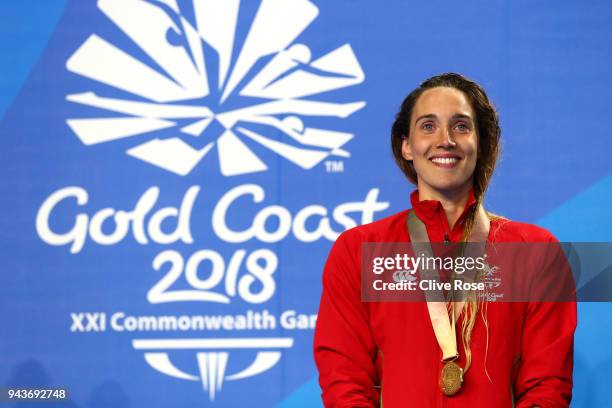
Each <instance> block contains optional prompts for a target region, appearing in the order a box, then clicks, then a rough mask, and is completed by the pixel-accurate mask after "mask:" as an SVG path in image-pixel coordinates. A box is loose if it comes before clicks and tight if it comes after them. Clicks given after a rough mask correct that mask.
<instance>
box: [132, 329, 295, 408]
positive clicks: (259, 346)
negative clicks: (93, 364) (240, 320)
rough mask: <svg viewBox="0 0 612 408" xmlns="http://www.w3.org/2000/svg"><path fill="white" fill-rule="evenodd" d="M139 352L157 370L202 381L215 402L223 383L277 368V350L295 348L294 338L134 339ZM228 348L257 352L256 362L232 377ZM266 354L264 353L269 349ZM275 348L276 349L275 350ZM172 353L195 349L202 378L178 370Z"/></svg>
mask: <svg viewBox="0 0 612 408" xmlns="http://www.w3.org/2000/svg"><path fill="white" fill-rule="evenodd" d="M132 345H133V346H134V348H135V349H136V350H145V354H144V356H145V360H146V361H147V363H149V365H150V366H151V367H153V368H155V369H156V370H157V371H159V372H161V373H164V374H166V375H169V376H171V377H175V378H180V379H183V380H191V381H200V382H201V383H202V387H203V388H204V390H206V391H208V397H209V398H210V400H211V401H214V399H215V394H216V393H217V392H218V391H221V388H222V386H223V381H224V380H227V381H233V380H241V379H243V378H248V377H252V376H254V375H257V374H260V373H263V372H264V371H267V370H269V369H270V368H272V367H274V366H275V365H276V363H277V362H278V361H279V360H280V358H281V352H280V351H279V350H278V349H283V348H289V347H292V346H293V339H292V338H283V337H273V338H258V339H257V338H251V339H177V340H134V341H133V342H132ZM229 349H233V350H235V349H255V350H257V354H256V357H255V360H254V361H253V362H252V363H251V364H250V365H249V366H248V367H247V368H245V369H243V370H241V371H239V372H237V373H235V374H231V375H226V374H225V368H226V366H227V362H228V358H229V353H228V352H227V351H226V350H229ZM266 349H268V350H267V351H263V350H266ZM275 349H276V350H275ZM170 350H194V351H197V353H196V358H197V361H198V367H199V370H200V375H199V377H198V376H196V375H192V374H189V373H186V372H184V371H182V370H180V369H178V368H177V367H176V366H174V364H172V361H170V356H169V354H168V353H169V351H170Z"/></svg>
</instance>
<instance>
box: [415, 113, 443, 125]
mask: <svg viewBox="0 0 612 408" xmlns="http://www.w3.org/2000/svg"><path fill="white" fill-rule="evenodd" d="M421 119H438V117H437V116H436V114H434V113H428V114H427V115H421V116H419V117H418V118H416V120H415V121H414V123H417V122H418V121H419V120H421Z"/></svg>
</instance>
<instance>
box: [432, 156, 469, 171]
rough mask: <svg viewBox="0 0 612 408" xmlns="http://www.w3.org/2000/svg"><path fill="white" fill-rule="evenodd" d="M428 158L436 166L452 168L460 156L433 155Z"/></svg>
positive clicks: (457, 162)
mask: <svg viewBox="0 0 612 408" xmlns="http://www.w3.org/2000/svg"><path fill="white" fill-rule="evenodd" d="M429 160H430V161H431V162H432V163H433V164H434V165H435V166H437V167H443V168H446V169H452V168H453V167H456V166H457V164H459V161H460V160H461V158H460V157H458V156H434V157H432V158H430V159H429Z"/></svg>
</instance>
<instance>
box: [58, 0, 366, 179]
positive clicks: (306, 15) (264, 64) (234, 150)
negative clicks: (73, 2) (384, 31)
mask: <svg viewBox="0 0 612 408" xmlns="http://www.w3.org/2000/svg"><path fill="white" fill-rule="evenodd" d="M239 6H240V2H239V0H223V1H215V0H194V1H193V14H194V16H195V17H194V19H195V21H194V22H193V24H192V23H190V22H189V21H187V19H186V18H185V16H184V15H183V13H182V10H181V9H180V8H179V6H178V5H177V3H176V0H148V1H147V0H99V1H98V8H99V9H100V10H101V11H102V13H104V14H105V15H106V16H107V17H108V18H109V19H110V20H111V21H112V22H113V23H114V24H115V25H116V26H117V28H118V29H119V30H120V31H118V32H117V33H115V35H116V36H117V37H119V36H123V37H127V38H128V39H129V43H127V44H126V46H125V47H123V48H119V47H118V46H117V45H116V44H114V43H113V42H111V41H109V40H107V39H104V38H102V37H100V36H99V35H97V34H92V35H91V36H90V37H89V38H87V40H86V41H85V42H84V43H83V44H82V45H81V46H80V47H79V48H78V49H77V50H76V51H75V53H74V54H73V55H72V56H71V57H70V58H69V59H68V61H67V62H66V67H67V69H68V70H69V71H71V72H73V73H75V74H78V75H80V76H83V77H86V78H89V79H92V80H94V81H97V82H98V84H97V85H96V88H95V89H96V92H94V91H89V92H83V93H74V94H69V95H67V96H66V99H67V100H69V101H71V102H74V103H78V104H81V105H86V106H89V107H93V108H97V109H103V110H104V113H103V114H102V115H101V116H103V117H89V118H71V119H68V120H67V124H68V125H69V126H70V128H71V129H72V130H73V131H74V133H76V135H77V136H78V137H79V139H80V140H81V141H82V142H83V143H84V144H85V145H96V144H99V143H107V142H112V141H117V140H119V139H126V138H132V139H129V140H128V141H133V143H132V144H131V145H130V146H129V147H128V148H127V150H126V152H127V154H128V155H130V156H132V157H135V158H137V159H140V160H142V161H144V162H147V163H150V164H152V165H155V166H157V167H160V168H162V169H164V170H167V171H170V172H173V173H176V174H179V175H182V176H185V175H187V174H189V173H190V172H191V171H192V170H193V169H194V168H195V166H196V165H197V164H198V163H199V162H200V161H201V160H203V159H204V157H205V156H207V155H209V154H210V153H211V150H212V149H213V147H216V150H217V153H218V157H219V166H220V171H221V174H223V175H224V176H232V175H239V174H247V173H253V172H258V171H263V170H266V169H267V165H266V163H265V162H264V161H263V160H262V159H261V158H260V157H259V156H258V155H257V154H256V153H255V152H254V151H253V147H255V150H257V151H264V152H265V151H266V150H267V151H271V152H273V153H275V154H278V155H280V156H282V157H283V158H285V159H287V160H289V161H291V162H292V163H294V164H296V165H298V166H300V167H301V168H303V169H311V168H313V167H314V166H316V165H317V164H319V163H320V162H322V161H323V160H325V159H326V158H327V157H329V156H331V155H333V156H340V157H349V156H350V154H349V152H347V151H346V150H344V149H343V148H342V147H343V145H344V144H345V143H347V142H348V141H349V140H351V139H352V138H353V134H351V133H346V132H340V131H336V130H330V129H319V128H314V127H308V126H307V125H306V124H305V123H304V122H305V121H307V117H337V118H346V117H348V116H350V115H351V114H353V113H354V112H356V111H357V110H359V109H361V108H363V107H364V106H365V102H363V101H359V102H351V103H335V102H322V101H317V100H314V99H305V98H307V97H312V96H313V95H317V94H321V93H325V92H329V91H333V90H337V89H340V88H345V87H348V86H352V85H356V84H359V83H361V82H363V80H364V78H365V76H364V73H363V71H362V69H361V67H360V65H359V62H358V61H357V58H356V57H355V54H354V53H353V50H352V48H351V46H350V45H348V44H345V45H342V46H340V47H338V48H336V49H334V50H332V51H330V52H328V53H327V54H325V55H322V56H320V57H318V58H313V56H312V55H311V50H310V48H309V47H308V46H306V45H304V44H301V43H297V42H294V41H296V38H297V37H298V36H299V35H300V34H301V33H302V32H303V31H304V30H305V29H306V28H307V27H308V26H309V25H310V23H311V22H312V21H313V20H314V19H315V18H316V17H317V14H318V9H317V7H316V6H315V5H313V4H312V3H311V2H310V1H308V0H263V1H262V2H261V4H260V6H259V8H258V10H257V12H256V13H255V16H254V18H253V21H252V23H251V25H250V27H249V28H248V30H247V34H246V37H245V39H244V41H243V42H242V43H241V44H239V47H237V46H236V44H235V43H236V41H237V39H238V38H237V37H239V36H237V35H236V34H237V21H238V11H239ZM234 51H235V52H234ZM143 53H144V54H143ZM234 53H235V54H236V55H234ZM98 89H100V90H101V91H100V93H99V94H98V93H97V92H98ZM213 123H215V125H214V126H211V124H213ZM207 130H208V131H207Z"/></svg>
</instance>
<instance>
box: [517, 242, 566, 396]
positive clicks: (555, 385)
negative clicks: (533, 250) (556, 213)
mask: <svg viewBox="0 0 612 408" xmlns="http://www.w3.org/2000/svg"><path fill="white" fill-rule="evenodd" d="M552 240H553V241H555V242H556V239H554V238H552ZM555 242H553V243H552V244H553V246H552V248H553V252H552V253H550V252H549V253H548V255H549V256H548V257H547V259H548V262H547V264H545V266H544V267H543V268H542V271H543V275H542V274H540V275H539V276H540V277H542V278H543V279H541V280H540V283H541V284H542V286H541V288H539V289H537V290H536V292H537V294H538V295H542V292H543V290H544V289H543V288H546V289H547V290H548V291H550V292H553V293H554V295H553V297H551V298H550V299H553V298H557V299H563V300H566V301H564V302H537V301H535V302H530V303H528V304H527V311H526V316H525V321H524V325H523V337H522V351H521V360H520V365H519V369H518V374H517V377H516V380H515V382H514V392H515V395H516V398H517V400H516V408H531V407H540V408H553V407H554V408H557V407H569V405H570V401H571V399H572V371H573V356H574V332H575V330H576V322H577V318H576V303H575V302H569V301H567V299H568V298H570V297H571V295H572V289H570V288H574V285H573V279H572V278H571V271H570V269H569V265H568V263H567V261H566V259H565V256H564V254H563V252H562V251H561V249H560V247H558V246H557V245H556V244H555ZM551 275H556V277H557V279H556V282H558V283H557V284H556V285H551V281H552V280H551ZM536 286H537V285H536ZM574 290H575V289H574Z"/></svg>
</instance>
